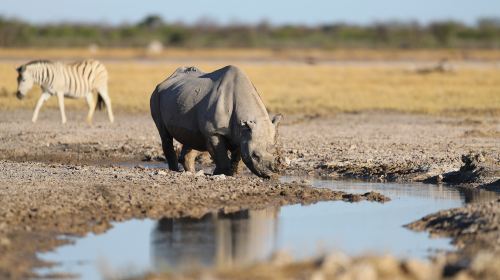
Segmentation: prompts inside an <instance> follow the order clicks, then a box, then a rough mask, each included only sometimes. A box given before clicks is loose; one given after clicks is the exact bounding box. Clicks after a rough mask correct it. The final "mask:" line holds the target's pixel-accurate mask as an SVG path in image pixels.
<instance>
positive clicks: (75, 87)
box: [17, 60, 113, 123]
mask: <svg viewBox="0 0 500 280" xmlns="http://www.w3.org/2000/svg"><path fill="white" fill-rule="evenodd" d="M17 71H18V73H19V76H18V92H17V97H18V98H22V97H24V96H25V95H26V93H27V92H28V91H29V90H30V89H31V87H32V86H33V84H38V85H40V86H41V87H42V91H43V93H42V96H41V97H40V99H39V100H38V103H37V107H36V108H35V112H34V114H33V119H32V120H33V122H35V121H36V120H37V117H38V112H39V110H40V107H41V106H42V104H43V103H44V102H45V100H47V99H48V98H49V97H50V96H53V95H56V96H57V97H58V100H59V107H60V109H61V117H62V120H63V123H64V122H66V116H65V113H64V102H63V98H64V97H68V98H84V97H85V98H86V99H87V103H88V105H89V114H88V116H87V121H89V122H91V120H92V116H93V113H94V110H95V104H94V101H93V95H92V92H93V91H96V92H97V93H98V104H99V105H100V103H102V102H103V103H105V104H106V107H107V110H108V116H109V119H110V121H111V122H113V113H112V110H111V100H110V98H109V96H108V72H107V70H106V68H105V67H104V65H103V64H102V63H100V62H99V61H97V60H83V61H79V62H75V63H71V64H64V63H61V62H51V61H47V60H35V61H31V62H29V63H27V64H24V65H22V66H20V67H19V68H18V69H17ZM99 107H100V106H99Z"/></svg>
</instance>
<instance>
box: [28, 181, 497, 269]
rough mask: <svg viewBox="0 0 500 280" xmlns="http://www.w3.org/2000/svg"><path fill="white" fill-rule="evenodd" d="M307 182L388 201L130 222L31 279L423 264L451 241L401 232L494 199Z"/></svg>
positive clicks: (54, 257) (46, 256) (439, 190)
mask: <svg viewBox="0 0 500 280" xmlns="http://www.w3.org/2000/svg"><path fill="white" fill-rule="evenodd" d="M282 180H283V181H292V180H297V178H290V177H284V178H282ZM309 181H310V182H311V184H312V185H313V186H315V187H326V188H331V189H335V190H341V191H345V192H350V193H365V192H367V191H377V192H380V193H382V194H384V195H386V196H389V197H390V198H391V201H389V202H386V203H383V204H382V203H376V202H367V201H362V202H357V203H349V202H342V201H332V202H319V203H316V204H313V205H307V206H302V205H291V206H284V207H281V208H278V207H275V208H268V209H263V210H244V211H240V212H236V213H232V214H223V213H210V214H207V215H205V216H203V217H202V218H200V219H194V218H181V219H169V218H164V219H161V220H149V219H145V220H129V221H126V222H120V223H115V224H113V228H111V229H110V230H108V231H107V232H105V233H103V234H99V235H95V234H88V235H87V236H85V237H83V238H77V239H74V240H73V241H74V243H73V244H69V245H64V246H61V247H59V248H57V249H56V250H55V251H52V252H48V253H43V254H39V257H40V258H41V259H43V260H45V261H51V262H55V263H57V265H56V266H54V267H52V268H49V269H47V268H44V269H40V270H38V271H37V272H38V273H40V274H42V275H43V274H51V273H65V274H67V273H69V274H74V275H77V276H78V277H80V278H81V279H109V278H117V277H126V276H130V275H135V274H141V273H145V272H151V271H153V272H165V271H184V270H189V269H193V268H197V267H228V266H240V265H247V264H252V263H255V262H258V261H263V260H267V259H269V258H270V256H272V255H273V253H276V252H278V251H285V252H287V253H288V254H290V255H291V256H292V257H293V258H294V259H296V260H300V259H305V258H309V257H314V256H317V255H320V254H326V253H328V252H332V251H335V250H340V251H342V252H344V253H346V254H348V255H352V256H356V255H360V254H365V253H368V254H391V255H394V256H397V257H398V258H409V257H412V258H419V259H426V258H428V257H429V256H432V255H433V254H435V253H436V252H437V251H450V250H454V247H453V246H452V245H451V244H450V239H448V238H438V239H432V238H430V237H429V235H428V234H427V233H423V232H414V231H411V230H409V229H407V228H405V227H404V225H405V224H408V223H410V222H412V221H415V220H417V219H420V218H421V217H423V216H425V215H427V214H430V213H434V212H436V211H439V210H442V209H449V208H454V207H459V206H462V205H464V204H466V203H474V202H476V201H480V200H488V199H492V198H493V196H494V194H492V193H489V192H485V191H469V192H460V191H458V190H457V189H454V188H450V187H446V186H435V185H425V184H395V183H366V182H348V181H330V180H321V179H314V180H309Z"/></svg>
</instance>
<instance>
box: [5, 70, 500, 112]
mask: <svg viewBox="0 0 500 280" xmlns="http://www.w3.org/2000/svg"><path fill="white" fill-rule="evenodd" d="M17 64H19V63H15V62H0V109H2V110H12V109H18V108H25V109H33V108H34V106H35V103H36V100H37V99H38V97H39V96H40V92H41V91H40V89H39V88H38V87H36V88H35V89H33V90H32V91H31V92H30V93H29V94H28V97H27V98H25V99H24V100H17V99H16V97H15V94H14V92H15V90H16V87H17V84H16V75H17V73H16V71H15V70H14V69H15V67H16V66H18V65H17ZM179 65H182V63H172V62H169V63H145V62H141V61H137V62H133V61H132V62H131V61H122V62H109V63H106V67H107V68H108V71H109V74H110V81H109V89H110V95H111V98H112V102H113V108H114V109H115V111H117V112H149V97H150V95H151V92H152V91H153V90H154V88H155V86H156V85H157V84H158V83H159V82H161V81H162V80H164V79H165V78H166V77H168V76H169V75H170V74H171V73H172V72H173V71H174V70H175V68H177V67H178V66H179ZM224 65H225V64H222V63H207V62H205V63H203V64H202V65H197V66H198V67H199V68H201V69H202V70H204V71H206V72H208V71H212V70H215V69H217V68H219V67H221V66H224ZM238 66H240V67H241V68H242V69H243V70H244V71H245V72H246V73H247V74H248V76H249V77H250V79H251V80H252V81H253V83H254V84H255V86H256V87H257V89H258V91H259V93H260V94H261V96H262V98H263V99H264V102H265V104H266V105H267V107H268V108H269V109H270V110H271V111H273V112H278V111H279V112H283V113H308V114H309V113H311V114H315V113H319V114H329V113H336V112H357V111H363V110H391V111H400V112H410V113H430V114H443V113H447V114H450V113H451V114H454V113H489V114H495V115H500V68H499V67H495V66H488V67H476V66H469V67H467V66H462V67H459V68H457V69H455V70H454V71H452V72H450V73H430V74H419V73H417V72H416V71H413V70H410V69H408V68H404V67H395V66H370V64H367V65H341V64H323V65H322V64H319V65H307V64H297V63H295V64H279V63H273V64H266V63H241V64H238ZM65 103H66V105H67V107H68V108H70V109H69V110H68V114H71V108H79V109H83V108H86V102H85V101H84V100H70V99H66V101H65ZM45 106H46V107H51V108H57V101H56V98H51V99H50V100H49V101H48V102H47V104H46V105H45ZM42 110H43V109H42Z"/></svg>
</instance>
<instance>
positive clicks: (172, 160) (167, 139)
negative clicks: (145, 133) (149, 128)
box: [160, 129, 179, 171]
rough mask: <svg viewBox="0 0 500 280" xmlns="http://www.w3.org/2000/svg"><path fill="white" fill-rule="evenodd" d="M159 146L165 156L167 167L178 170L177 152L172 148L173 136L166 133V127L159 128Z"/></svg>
mask: <svg viewBox="0 0 500 280" xmlns="http://www.w3.org/2000/svg"><path fill="white" fill-rule="evenodd" d="M160 138H161V147H162V148H163V153H164V154H165V157H166V158H167V162H168V168H169V169H170V170H172V171H179V163H178V161H177V154H176V153H175V150H174V138H173V137H172V136H171V135H170V133H168V131H167V130H166V129H161V130H160Z"/></svg>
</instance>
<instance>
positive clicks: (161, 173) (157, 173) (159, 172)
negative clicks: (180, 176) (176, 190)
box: [156, 170, 167, 176]
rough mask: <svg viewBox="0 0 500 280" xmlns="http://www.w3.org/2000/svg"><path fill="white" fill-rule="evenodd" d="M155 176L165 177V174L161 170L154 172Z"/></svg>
mask: <svg viewBox="0 0 500 280" xmlns="http://www.w3.org/2000/svg"><path fill="white" fill-rule="evenodd" d="M156 175H162V176H165V175H167V172H165V171H163V170H158V171H156Z"/></svg>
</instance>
